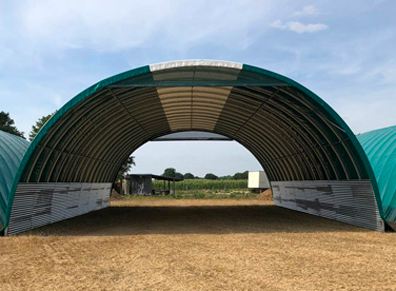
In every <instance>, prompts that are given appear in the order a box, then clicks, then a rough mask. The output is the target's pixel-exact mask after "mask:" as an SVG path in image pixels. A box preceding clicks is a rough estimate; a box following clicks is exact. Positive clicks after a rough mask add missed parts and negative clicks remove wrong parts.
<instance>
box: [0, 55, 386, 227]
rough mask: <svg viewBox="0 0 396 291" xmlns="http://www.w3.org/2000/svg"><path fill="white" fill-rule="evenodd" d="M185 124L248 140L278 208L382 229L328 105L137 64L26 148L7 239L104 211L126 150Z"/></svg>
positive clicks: (272, 88) (278, 84)
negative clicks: (66, 220)
mask: <svg viewBox="0 0 396 291" xmlns="http://www.w3.org/2000/svg"><path fill="white" fill-rule="evenodd" d="M120 131H122V133H123V134H119V133H120ZM184 131H204V132H210V133H215V134H219V135H222V136H226V137H229V138H230V139H233V140H236V141H237V142H239V143H240V144H241V145H243V146H244V147H245V148H246V149H248V150H249V151H250V152H251V153H252V154H253V155H254V156H255V157H256V158H257V160H258V161H259V162H260V164H261V165H262V167H263V169H264V170H265V171H266V173H267V175H268V178H269V179H270V181H271V186H272V190H273V193H274V202H275V204H276V205H278V206H282V207H287V208H291V209H294V210H298V211H302V212H306V213H311V214H315V215H319V216H323V217H327V218H330V219H334V220H338V221H342V222H346V223H350V224H354V225H358V226H362V227H367V228H370V229H378V230H383V228H384V223H383V220H382V218H381V214H382V208H381V204H380V203H379V202H380V201H379V194H378V187H377V184H376V180H375V177H374V174H373V172H372V168H371V166H370V164H369V162H368V159H367V156H366V155H365V154H364V152H363V150H362V148H361V145H360V144H359V142H358V141H357V139H356V137H355V136H354V134H353V133H352V131H351V130H350V129H349V127H348V126H347V125H346V124H345V122H344V121H343V120H342V119H341V118H340V117H339V116H338V115H337V113H335V111H334V110H333V109H331V108H330V106H328V105H327V104H326V103H325V102H324V101H323V100H322V99H320V98H319V97H318V96H317V95H315V94H314V93H312V92H311V91H309V90H308V89H306V88H305V87H303V86H302V85H300V84H298V83H297V82H295V81H293V80H291V79H289V78H287V77H284V76H281V75H278V74H276V73H273V72H270V71H267V70H264V69H261V68H257V67H253V66H250V65H245V64H240V63H234V62H225V61H207V60H191V61H190V60H187V61H175V62H167V63H160V64H154V65H150V66H144V67H141V68H137V69H134V70H131V71H128V72H125V73H121V74H119V75H116V76H113V77H110V78H108V79H105V80H103V81H101V82H99V83H97V84H95V85H93V86H91V87H90V88H88V89H86V90H85V91H83V92H82V93H80V94H79V95H77V96H76V97H74V98H73V99H71V100H70V101H69V102H68V103H67V104H65V105H64V106H63V107H62V108H61V109H60V110H59V111H58V112H57V113H56V114H55V115H54V116H53V117H52V118H51V119H50V120H49V121H48V122H47V124H46V125H45V126H44V128H43V129H42V130H41V131H40V132H39V134H38V135H37V137H36V138H35V139H34V140H33V142H32V143H31V144H30V146H29V147H28V149H27V151H26V153H25V155H24V157H23V159H22V161H21V163H20V166H19V168H18V172H17V174H16V177H15V179H14V183H13V187H12V190H11V192H10V193H11V194H10V199H9V201H8V205H7V207H6V211H5V219H4V221H5V224H4V227H7V231H8V233H10V234H11V233H15V232H19V231H22V230H26V229H29V228H33V227H37V226H40V225H43V224H48V223H52V222H55V221H59V220H62V219H65V218H68V217H72V216H76V215H79V214H83V213H86V212H88V211H92V210H95V209H100V208H103V207H107V206H108V205H109V199H108V198H109V193H110V188H111V183H112V182H113V180H114V179H115V177H116V174H117V172H118V169H119V168H120V165H121V164H122V162H123V161H124V160H125V159H126V158H127V157H128V156H129V155H130V154H131V153H132V152H134V151H135V150H136V149H137V148H138V147H140V146H141V145H143V144H144V143H146V142H148V141H150V140H154V139H156V138H159V137H161V136H164V135H168V134H172V133H178V132H184ZM21 209H24V211H20V210H21ZM22 212H23V213H24V214H23V215H22V214H21V213H22Z"/></svg>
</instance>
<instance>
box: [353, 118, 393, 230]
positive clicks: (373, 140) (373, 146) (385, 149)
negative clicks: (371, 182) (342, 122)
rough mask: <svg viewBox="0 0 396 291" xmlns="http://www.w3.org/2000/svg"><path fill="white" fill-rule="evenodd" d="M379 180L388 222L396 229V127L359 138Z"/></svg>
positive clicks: (385, 216) (379, 130)
mask: <svg viewBox="0 0 396 291" xmlns="http://www.w3.org/2000/svg"><path fill="white" fill-rule="evenodd" d="M357 138H358V140H359V142H360V143H361V144H362V146H363V149H364V151H365V152H366V154H367V157H368V159H369V160H370V163H371V166H372V168H373V170H374V174H375V177H376V179H377V183H378V188H379V191H380V195H381V203H382V208H383V211H384V218H385V219H386V221H387V222H388V223H389V224H390V225H391V226H392V227H393V228H394V229H396V126H391V127H387V128H381V129H377V130H373V131H369V132H366V133H363V134H360V135H358V136H357Z"/></svg>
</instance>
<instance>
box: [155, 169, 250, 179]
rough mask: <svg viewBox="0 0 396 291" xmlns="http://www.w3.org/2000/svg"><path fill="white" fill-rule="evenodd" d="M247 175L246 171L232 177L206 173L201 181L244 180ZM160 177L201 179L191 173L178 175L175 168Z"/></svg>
mask: <svg viewBox="0 0 396 291" xmlns="http://www.w3.org/2000/svg"><path fill="white" fill-rule="evenodd" d="M248 175H249V172H248V171H245V172H242V173H239V172H238V173H235V174H234V175H233V176H231V175H228V176H220V177H218V176H216V175H215V174H212V173H207V174H206V175H205V176H204V177H203V179H208V180H244V179H247V178H248ZM162 176H167V177H175V178H180V179H202V178H201V177H198V176H195V175H193V174H192V173H185V174H184V175H183V174H182V173H179V172H177V171H176V169H175V168H166V169H165V170H164V173H163V174H162Z"/></svg>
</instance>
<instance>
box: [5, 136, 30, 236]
mask: <svg viewBox="0 0 396 291" xmlns="http://www.w3.org/2000/svg"><path fill="white" fill-rule="evenodd" d="M28 146H29V142H28V141H26V140H25V139H23V138H21V137H19V136H16V135H13V134H10V133H7V132H4V131H1V130H0V228H1V229H2V228H3V226H4V224H5V220H6V218H5V214H6V210H7V206H8V205H9V200H10V196H11V194H10V193H11V188H12V184H13V182H14V178H15V175H16V173H17V169H18V166H19V164H20V162H21V160H22V157H23V155H24V154H25V152H26V149H27V148H28Z"/></svg>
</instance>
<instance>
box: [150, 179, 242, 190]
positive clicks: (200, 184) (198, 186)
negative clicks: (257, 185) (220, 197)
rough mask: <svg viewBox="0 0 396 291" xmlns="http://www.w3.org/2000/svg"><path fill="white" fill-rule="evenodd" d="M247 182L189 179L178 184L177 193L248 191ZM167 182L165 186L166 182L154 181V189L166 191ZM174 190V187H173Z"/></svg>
mask: <svg viewBox="0 0 396 291" xmlns="http://www.w3.org/2000/svg"><path fill="white" fill-rule="evenodd" d="M247 183H248V181H247V180H207V179H187V180H183V181H180V182H176V191H178V190H179V191H180V190H182V191H189V190H236V189H239V190H241V189H243V190H247ZM167 187H168V185H167V182H166V183H165V186H164V181H156V180H155V181H153V189H156V190H165V189H167ZM171 188H172V186H171Z"/></svg>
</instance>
